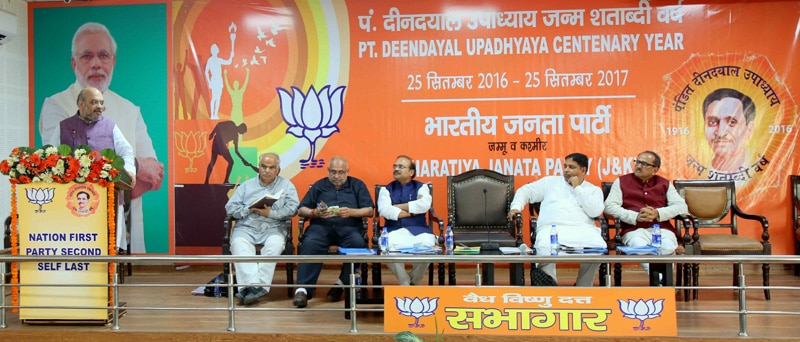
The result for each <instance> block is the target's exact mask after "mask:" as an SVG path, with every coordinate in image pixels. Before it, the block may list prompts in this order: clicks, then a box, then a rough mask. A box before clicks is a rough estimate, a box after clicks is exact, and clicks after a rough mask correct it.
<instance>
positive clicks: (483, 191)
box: [447, 169, 515, 235]
mask: <svg viewBox="0 0 800 342" xmlns="http://www.w3.org/2000/svg"><path fill="white" fill-rule="evenodd" d="M447 190H448V196H447V224H448V225H450V226H451V227H452V228H453V232H454V233H457V232H459V231H462V232H475V233H477V232H483V233H486V232H487V225H488V230H489V232H493V233H503V234H512V235H513V234H514V233H515V231H514V227H513V224H512V222H510V221H509V220H508V219H507V218H506V214H507V213H508V211H509V209H510V207H511V200H512V199H513V196H514V176H506V175H503V174H500V173H497V172H495V171H492V170H485V169H477V170H471V171H467V172H464V173H462V174H460V175H457V176H448V177H447Z"/></svg>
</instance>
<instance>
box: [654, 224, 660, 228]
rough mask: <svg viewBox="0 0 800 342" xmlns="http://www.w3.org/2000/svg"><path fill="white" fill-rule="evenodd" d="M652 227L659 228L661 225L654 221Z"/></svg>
mask: <svg viewBox="0 0 800 342" xmlns="http://www.w3.org/2000/svg"><path fill="white" fill-rule="evenodd" d="M653 228H661V226H660V225H659V224H658V223H656V224H654V225H653Z"/></svg>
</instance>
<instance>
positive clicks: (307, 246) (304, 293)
mask: <svg viewBox="0 0 800 342" xmlns="http://www.w3.org/2000/svg"><path fill="white" fill-rule="evenodd" d="M348 172H350V167H349V166H348V164H347V160H346V159H344V158H343V157H339V156H336V157H333V158H331V162H330V164H328V177H326V178H322V179H320V180H318V181H316V182H315V183H314V184H312V185H311V188H310V189H309V190H308V192H307V193H306V195H305V196H303V200H302V201H300V206H299V208H298V210H297V214H298V215H300V216H302V217H306V218H308V219H310V222H311V224H310V225H309V226H308V229H306V231H305V236H304V237H303V241H302V243H301V244H300V250H299V252H300V255H325V254H327V253H328V248H330V246H333V245H336V246H339V247H345V248H366V247H367V243H366V242H365V241H364V238H363V237H362V236H361V231H360V228H359V227H361V223H362V218H363V217H370V216H372V207H373V206H374V202H372V197H371V196H370V195H369V190H367V186H366V185H365V184H364V182H363V181H362V180H360V179H358V178H355V177H351V176H348ZM350 267H351V264H350V263H345V264H344V267H342V271H341V273H340V274H339V279H338V280H337V282H336V284H337V285H348V284H349V282H350ZM320 271H322V264H311V263H301V264H300V265H298V266H297V284H298V286H308V285H315V284H316V283H317V280H318V279H319V273H320ZM334 289H338V290H334ZM341 291H342V290H341V288H340V287H333V288H331V291H329V293H328V297H330V298H331V299H335V300H338V299H339V298H340V297H341V293H342V292H341ZM331 292H333V293H331ZM313 296H314V288H313V287H309V288H308V289H306V288H305V287H299V288H297V290H295V293H294V300H293V301H292V304H294V306H296V307H298V308H304V307H306V306H308V300H309V299H311V298H312V297H313Z"/></svg>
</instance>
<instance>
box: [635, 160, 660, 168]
mask: <svg viewBox="0 0 800 342" xmlns="http://www.w3.org/2000/svg"><path fill="white" fill-rule="evenodd" d="M633 164H634V165H641V166H649V167H656V166H655V165H653V164H650V163H648V162H646V161H643V160H634V161H633Z"/></svg>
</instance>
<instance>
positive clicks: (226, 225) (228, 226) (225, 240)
mask: <svg viewBox="0 0 800 342" xmlns="http://www.w3.org/2000/svg"><path fill="white" fill-rule="evenodd" d="M235 223H236V219H235V218H233V216H230V215H228V216H225V220H224V221H223V224H222V227H223V230H224V232H223V235H222V255H231V233H232V232H233V225H234V224H235Z"/></svg>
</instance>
